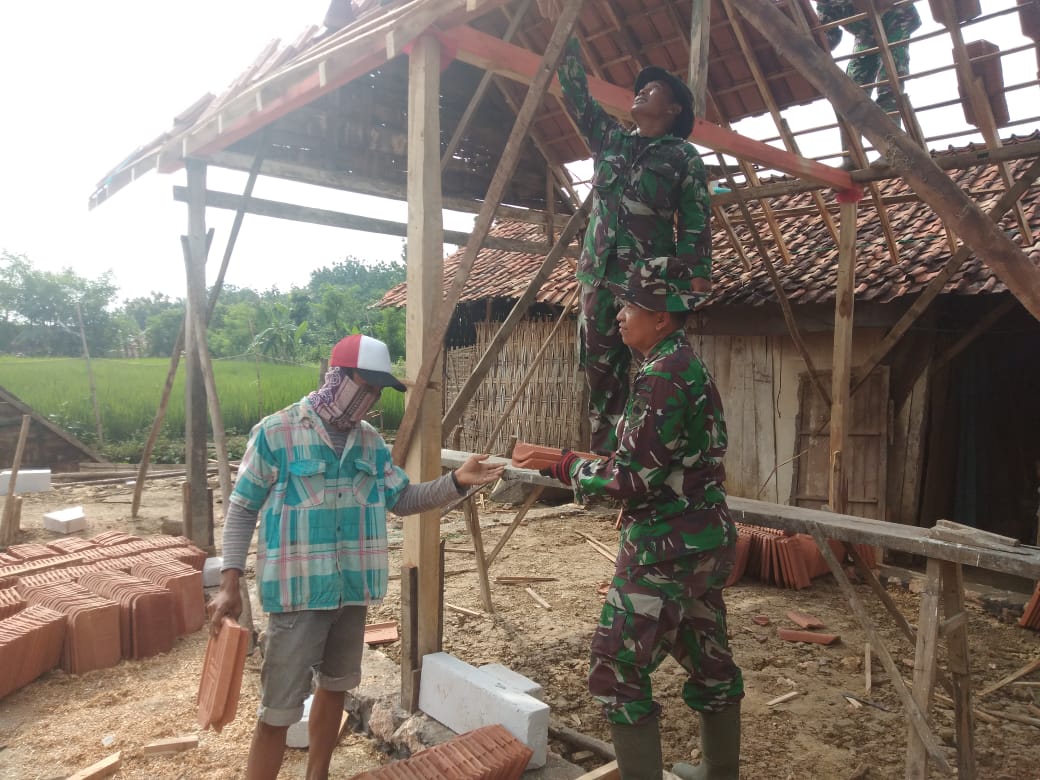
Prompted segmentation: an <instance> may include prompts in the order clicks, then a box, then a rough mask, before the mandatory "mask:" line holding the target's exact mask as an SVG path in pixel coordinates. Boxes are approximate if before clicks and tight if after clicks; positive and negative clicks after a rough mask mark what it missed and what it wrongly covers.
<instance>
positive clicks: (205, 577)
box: [202, 557, 224, 588]
mask: <svg viewBox="0 0 1040 780" xmlns="http://www.w3.org/2000/svg"><path fill="white" fill-rule="evenodd" d="M223 565H224V559H223V558H220V557H216V558H207V559H206V562H205V563H204V564H202V587H204V588H217V587H220V567H221V566H223Z"/></svg>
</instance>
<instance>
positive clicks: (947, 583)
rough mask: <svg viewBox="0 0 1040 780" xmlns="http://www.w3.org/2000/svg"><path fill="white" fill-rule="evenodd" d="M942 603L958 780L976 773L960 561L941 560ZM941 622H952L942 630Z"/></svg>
mask: <svg viewBox="0 0 1040 780" xmlns="http://www.w3.org/2000/svg"><path fill="white" fill-rule="evenodd" d="M941 571H942V603H943V616H944V617H945V618H946V620H945V621H944V622H943V624H941V625H940V626H939V628H940V632H941V633H945V636H946V664H947V666H948V667H949V669H950V678H951V682H952V683H953V693H952V694H951V695H952V697H953V704H954V717H955V718H956V724H955V732H956V734H957V776H958V777H959V778H961V780H968V778H974V777H975V776H976V774H975V719H974V717H973V708H972V701H971V698H972V697H971V670H970V668H969V664H968V621H967V617H968V616H967V614H965V612H964V573H963V569H962V567H961V565H960V564H959V563H953V562H951V561H943V562H942V568H941ZM944 626H952V628H951V629H950V630H948V631H945V632H943V627H944Z"/></svg>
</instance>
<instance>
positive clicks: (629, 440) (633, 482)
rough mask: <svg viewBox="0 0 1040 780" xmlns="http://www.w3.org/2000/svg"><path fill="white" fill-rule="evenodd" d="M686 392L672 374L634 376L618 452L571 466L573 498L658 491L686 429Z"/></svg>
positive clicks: (623, 495)
mask: <svg viewBox="0 0 1040 780" xmlns="http://www.w3.org/2000/svg"><path fill="white" fill-rule="evenodd" d="M688 411H689V410H688V409H687V408H686V395H685V393H684V392H683V391H682V388H680V387H679V386H678V384H677V382H676V381H675V379H673V378H672V377H671V376H668V375H659V374H654V373H652V372H648V373H645V374H644V373H642V372H640V374H639V375H638V376H637V377H636V380H635V384H634V386H633V388H632V396H631V399H630V400H629V405H628V410H627V412H626V415H625V421H624V428H623V430H622V433H621V438H620V440H619V442H618V448H617V451H616V452H615V453H614V455H613V456H612V457H610V458H608V459H607V460H581V461H578V462H577V463H576V464H575V465H574V467H573V473H572V477H573V482H574V493H575V497H576V498H577V499H578V500H579V501H581V500H583V499H584V498H585V497H586V496H590V495H604V494H605V495H608V496H613V497H614V498H619V499H622V500H625V499H630V498H633V497H636V496H642V495H645V494H649V493H653V492H656V490H657V489H658V488H660V487H661V486H662V485H663V484H664V482H665V480H666V479H667V478H668V475H669V473H670V472H671V470H672V469H673V463H672V461H673V454H674V452H675V450H676V448H677V447H678V446H679V445H680V443H681V441H682V438H683V435H684V433H685V428H686V426H685V424H684V420H685V418H686V415H687V414H688Z"/></svg>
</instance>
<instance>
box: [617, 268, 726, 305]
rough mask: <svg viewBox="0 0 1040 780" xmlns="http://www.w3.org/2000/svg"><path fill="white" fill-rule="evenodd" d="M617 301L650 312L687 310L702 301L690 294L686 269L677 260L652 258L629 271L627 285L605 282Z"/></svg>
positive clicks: (700, 295)
mask: <svg viewBox="0 0 1040 780" xmlns="http://www.w3.org/2000/svg"><path fill="white" fill-rule="evenodd" d="M607 288H608V289H609V290H610V291H611V292H612V293H614V295H616V296H617V297H618V298H619V299H620V300H623V301H628V302H630V303H634V304H635V305H636V306H639V307H641V308H644V309H648V310H650V311H690V310H691V309H692V308H693V307H694V306H695V305H696V304H697V303H699V302H700V301H702V300H703V299H704V298H705V294H704V293H701V292H694V290H693V274H692V273H691V270H690V267H689V266H688V265H687V264H686V263H684V262H683V261H682V260H680V259H679V258H678V257H672V256H667V257H652V258H650V259H649V260H647V261H646V262H645V263H643V264H642V265H637V266H636V267H634V268H633V269H632V274H631V276H629V278H628V284H627V285H623V284H617V283H615V282H607Z"/></svg>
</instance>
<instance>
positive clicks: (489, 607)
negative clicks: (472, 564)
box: [462, 498, 495, 612]
mask: <svg viewBox="0 0 1040 780" xmlns="http://www.w3.org/2000/svg"><path fill="white" fill-rule="evenodd" d="M462 514H463V515H464V516H465V518H466V527H467V528H468V529H469V535H470V538H471V539H472V540H473V552H474V553H476V561H477V580H478V582H479V583H480V600H481V601H483V602H484V611H486V612H494V611H495V605H494V604H492V603H491V583H490V582H489V581H488V570H487V558H486V557H485V556H484V538H483V536H482V535H481V532H480V515H479V514H478V513H477V507H476V503H475V499H474V498H470V499H469V500H467V501H465V502H463V504H462Z"/></svg>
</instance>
